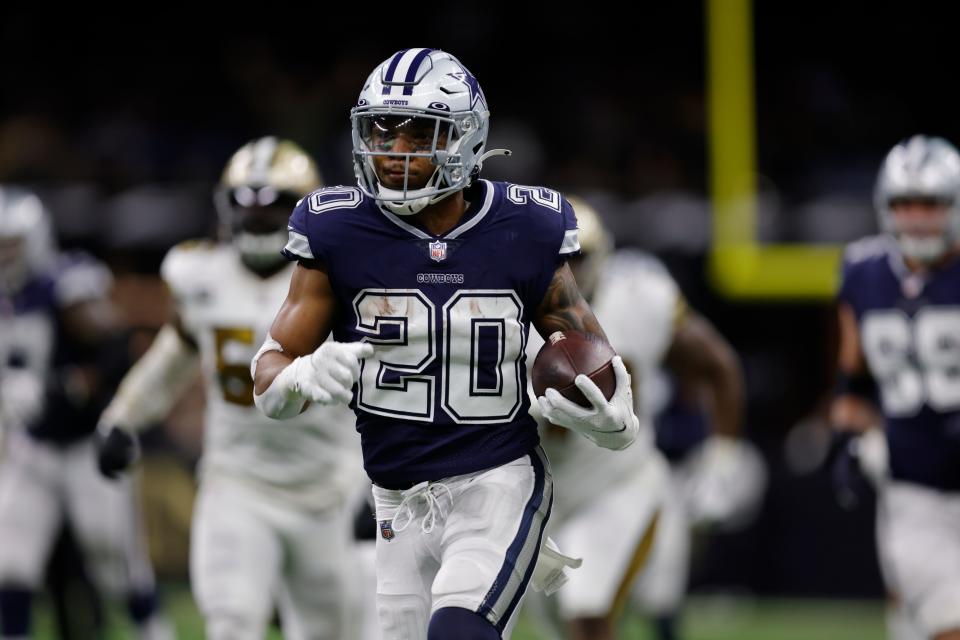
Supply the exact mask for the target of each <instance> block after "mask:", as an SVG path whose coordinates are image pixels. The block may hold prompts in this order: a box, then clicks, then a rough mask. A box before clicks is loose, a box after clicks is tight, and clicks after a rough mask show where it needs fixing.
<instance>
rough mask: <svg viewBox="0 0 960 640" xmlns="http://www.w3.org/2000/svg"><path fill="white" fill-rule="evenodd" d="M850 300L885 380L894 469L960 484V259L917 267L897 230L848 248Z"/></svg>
mask: <svg viewBox="0 0 960 640" xmlns="http://www.w3.org/2000/svg"><path fill="white" fill-rule="evenodd" d="M839 298H840V300H841V301H842V302H847V303H849V304H850V305H851V306H852V307H853V310H854V313H855V314H856V317H857V321H858V324H859V327H860V342H861V345H862V347H863V353H864V355H865V357H866V360H867V364H868V366H869V368H870V372H871V374H872V375H873V377H874V378H875V379H876V381H877V384H878V387H879V396H880V398H879V400H880V406H881V408H882V411H883V415H884V418H885V422H886V433H887V441H888V443H889V447H890V467H891V474H892V476H893V477H894V478H896V479H899V480H906V481H910V482H916V483H919V484H923V485H927V486H930V487H934V488H937V489H943V490H951V491H956V490H960V260H953V261H952V262H950V263H948V264H946V265H945V266H943V267H942V268H940V269H937V270H934V271H933V272H931V273H930V274H928V275H927V276H925V277H923V276H919V275H917V274H913V273H911V272H910V271H909V270H908V269H907V268H906V266H905V265H904V263H903V259H902V257H901V255H900V252H899V251H898V249H897V246H896V243H895V242H894V241H893V240H892V239H891V238H889V237H886V236H881V237H875V238H868V239H866V240H861V241H860V242H857V243H854V244H852V245H850V247H848V249H847V252H846V256H845V260H844V265H843V280H842V284H841V287H840V294H839Z"/></svg>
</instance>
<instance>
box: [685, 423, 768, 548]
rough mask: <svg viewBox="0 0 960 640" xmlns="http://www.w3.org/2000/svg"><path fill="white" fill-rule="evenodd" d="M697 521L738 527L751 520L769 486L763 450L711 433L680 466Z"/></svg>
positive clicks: (691, 513)
mask: <svg viewBox="0 0 960 640" xmlns="http://www.w3.org/2000/svg"><path fill="white" fill-rule="evenodd" d="M680 474H681V478H682V486H683V491H684V494H685V499H686V503H687V506H688V508H689V510H690V517H691V519H692V520H693V523H694V524H697V525H708V526H719V527H720V528H721V529H724V530H727V531H735V530H737V529H741V528H743V527H745V526H746V525H748V524H750V522H751V521H752V520H753V516H755V515H756V512H757V510H758V508H759V507H760V503H761V501H762V498H763V494H764V493H765V492H766V488H767V468H766V464H765V463H764V461H763V456H761V455H760V452H758V451H757V450H756V448H755V447H754V446H753V445H751V444H750V443H749V442H747V441H745V440H741V439H739V438H731V437H728V436H710V437H709V438H707V439H706V440H705V441H704V442H703V443H702V444H701V445H700V446H699V447H697V448H696V449H694V450H693V451H692V452H691V453H690V454H689V455H688V456H687V458H686V459H685V460H684V462H683V463H682V465H681V470H680Z"/></svg>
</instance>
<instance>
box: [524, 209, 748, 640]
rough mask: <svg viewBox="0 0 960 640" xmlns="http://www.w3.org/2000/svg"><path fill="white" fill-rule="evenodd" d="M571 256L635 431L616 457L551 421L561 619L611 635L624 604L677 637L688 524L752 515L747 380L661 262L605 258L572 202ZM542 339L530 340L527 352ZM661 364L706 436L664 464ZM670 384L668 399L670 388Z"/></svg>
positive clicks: (590, 223) (591, 221) (599, 234)
mask: <svg viewBox="0 0 960 640" xmlns="http://www.w3.org/2000/svg"><path fill="white" fill-rule="evenodd" d="M569 200H570V203H571V204H572V205H573V207H574V210H575V211H576V215H577V223H578V226H579V229H580V246H581V253H580V255H579V256H576V257H574V258H573V259H572V260H571V262H570V265H571V269H572V270H573V273H574V275H575V277H576V279H577V284H578V285H579V287H580V290H581V291H582V292H583V295H584V296H585V297H586V298H587V300H588V301H589V302H590V304H591V306H592V308H593V309H594V311H595V313H596V314H597V319H598V320H600V322H602V323H603V327H604V329H605V330H606V332H607V337H608V338H609V339H610V344H612V345H613V347H614V348H615V349H616V350H617V353H619V354H620V355H621V356H622V357H623V360H624V363H625V364H626V365H627V367H628V369H629V370H630V371H631V373H632V374H633V384H634V387H635V388H634V393H635V398H636V399H637V412H638V415H640V416H641V420H642V423H643V425H644V428H641V432H640V435H639V436H638V438H637V442H636V443H634V445H633V446H632V447H631V448H630V449H627V450H626V451H624V452H623V453H618V454H616V455H611V454H610V453H609V452H607V451H604V450H601V449H598V448H596V447H593V446H591V445H590V444H589V443H588V442H586V441H585V440H584V439H583V438H577V437H575V436H574V435H573V434H570V433H568V432H566V431H565V430H558V429H555V428H551V427H549V426H548V427H547V428H546V429H545V430H544V433H543V436H544V448H545V450H546V451H547V454H548V455H549V456H550V459H551V460H552V462H553V467H554V472H555V481H556V484H557V492H558V498H557V502H556V507H555V516H554V521H553V524H552V526H551V534H552V535H554V536H555V537H556V539H557V543H558V544H559V545H560V546H561V547H562V548H563V549H564V551H565V552H569V553H571V554H572V555H575V556H579V557H582V558H583V566H582V567H581V568H580V569H578V570H577V571H575V572H573V573H572V575H571V577H570V581H569V583H568V584H567V585H566V586H565V587H564V588H563V589H562V590H561V591H560V592H559V594H558V598H559V613H560V616H561V617H562V618H563V619H564V620H565V621H566V622H567V624H568V626H569V627H570V629H571V631H572V635H573V637H574V638H576V639H577V640H601V639H603V640H605V639H607V638H613V637H615V634H616V618H617V615H618V614H619V612H620V611H621V609H622V606H623V605H624V604H625V603H626V602H627V601H628V600H629V599H630V597H631V593H632V599H633V600H634V602H635V603H636V604H637V605H638V606H639V608H640V609H641V610H642V611H644V612H645V613H647V614H648V615H650V616H652V617H653V618H654V619H655V626H656V631H655V633H656V634H657V637H658V638H660V639H662V640H669V639H672V638H676V637H677V632H676V629H675V617H676V614H677V613H678V611H679V609H680V606H681V603H682V599H683V595H684V592H685V590H686V585H687V574H688V565H689V556H690V536H691V527H693V526H694V525H698V524H711V525H712V524H718V523H722V522H726V521H729V520H731V519H734V518H737V517H742V516H744V515H745V514H746V513H747V512H748V511H750V510H752V509H755V508H756V507H757V506H758V504H759V500H760V497H761V496H762V493H763V491H764V488H765V478H766V476H765V470H764V467H763V463H762V460H761V458H760V456H759V453H757V452H756V451H755V450H754V449H753V447H751V446H750V445H749V444H748V443H746V442H745V441H743V440H742V439H741V438H740V437H739V436H740V423H741V420H742V414H743V395H744V390H743V376H742V373H741V371H740V364H739V361H738V359H737V356H736V354H735V353H734V351H733V349H732V348H731V347H730V345H729V344H728V343H727V342H726V340H724V338H723V337H722V336H721V335H720V334H719V333H717V331H716V330H715V329H714V328H713V326H712V325H711V324H710V323H709V322H708V321H707V320H706V319H705V318H703V317H702V316H700V315H699V314H697V313H696V312H694V311H693V310H691V309H690V308H689V307H688V306H687V305H686V303H685V301H684V299H683V296H682V294H681V293H680V291H679V290H678V288H677V285H676V283H675V282H674V281H673V279H672V278H671V277H670V274H669V273H668V272H667V270H666V268H665V267H664V266H663V265H662V264H660V262H659V261H657V260H656V259H655V258H654V257H652V256H650V255H648V254H645V253H642V252H639V251H634V250H624V251H619V252H617V253H615V254H614V253H613V239H612V238H611V237H610V235H609V233H608V232H607V230H606V229H605V228H604V225H603V222H602V220H601V219H600V217H599V215H598V214H597V212H596V211H595V210H594V209H593V208H592V207H591V206H590V205H588V204H587V203H586V202H584V201H583V200H581V199H579V198H575V197H570V198H569ZM542 344H543V341H542V340H537V339H535V337H534V336H531V339H530V342H529V344H528V348H527V354H528V357H529V358H534V357H535V356H536V353H537V351H538V350H539V349H540V347H541V346H542ZM661 367H665V368H666V369H667V370H668V371H669V372H670V373H671V374H672V376H673V378H674V379H675V380H676V381H677V382H678V384H679V386H681V387H682V392H683V393H685V394H686V395H693V396H695V397H696V399H697V401H698V402H699V404H701V405H703V406H704V407H705V409H706V410H707V412H708V414H709V425H710V428H711V434H710V435H709V436H704V437H705V439H701V441H695V442H691V443H688V448H687V449H686V450H685V451H684V453H686V454H687V455H686V456H682V457H681V456H675V457H674V458H672V459H676V460H677V466H676V468H675V469H673V470H671V468H670V466H669V465H668V463H667V461H666V459H665V458H664V456H663V455H662V454H661V453H660V452H659V451H658V450H657V448H656V446H655V436H654V417H655V416H656V415H657V414H658V413H660V412H661V411H662V410H663V409H664V408H665V407H666V405H667V401H668V400H669V398H670V395H671V393H672V392H674V391H673V390H672V389H671V388H670V384H669V382H668V381H667V377H666V376H665V375H664V373H663V372H662V371H661ZM680 392H681V391H680V390H677V391H676V393H680Z"/></svg>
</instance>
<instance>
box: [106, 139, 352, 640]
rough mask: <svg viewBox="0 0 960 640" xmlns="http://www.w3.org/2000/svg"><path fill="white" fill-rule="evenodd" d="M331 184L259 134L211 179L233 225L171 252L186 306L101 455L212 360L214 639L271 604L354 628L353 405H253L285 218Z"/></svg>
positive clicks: (297, 622)
mask: <svg viewBox="0 0 960 640" xmlns="http://www.w3.org/2000/svg"><path fill="white" fill-rule="evenodd" d="M319 186H320V176H319V174H318V172H317V169H316V165H315V163H314V161H313V159H312V158H310V156H308V155H307V154H306V153H305V152H304V151H303V150H301V149H300V148H299V147H298V146H297V145H296V144H294V143H292V142H290V141H288V140H279V139H277V138H273V137H265V138H260V139H258V140H254V141H252V142H250V143H249V144H246V145H244V146H243V147H242V148H241V149H240V150H238V151H237V152H236V153H235V154H234V155H233V157H231V159H230V161H229V162H228V164H227V166H226V169H225V170H224V173H223V178H222V180H221V183H220V186H219V188H218V190H217V192H216V194H215V198H216V202H217V208H218V212H219V215H220V218H221V221H222V227H223V228H224V230H225V231H226V232H227V236H228V238H229V240H228V241H226V242H221V243H212V242H204V241H193V242H187V243H184V244H181V245H178V246H176V247H174V248H173V249H172V250H171V251H170V252H169V253H168V254H167V256H166V258H165V259H164V262H163V265H162V268H161V274H162V277H163V279H164V281H165V282H166V284H167V285H168V287H169V288H170V290H171V292H172V294H173V297H174V300H175V305H176V309H175V317H174V318H173V319H172V320H170V321H169V322H168V323H167V324H166V325H165V326H164V327H163V328H162V329H161V330H160V333H159V334H158V335H157V338H156V339H155V341H154V343H153V345H152V346H151V347H150V349H149V350H148V351H147V353H146V354H144V356H143V357H142V358H141V359H140V360H139V361H138V362H137V364H136V365H135V366H134V367H133V368H132V369H131V370H130V372H129V374H128V375H127V376H126V377H125V378H124V380H123V383H122V384H121V386H120V388H119V390H118V391H117V394H116V396H115V398H114V399H113V401H112V402H111V404H110V406H109V407H108V408H107V409H106V411H105V412H104V413H103V416H102V418H101V426H100V430H101V432H102V434H103V440H102V444H101V448H100V465H101V468H102V469H103V471H104V472H105V473H107V474H111V475H113V474H116V473H117V472H119V471H120V470H122V469H124V468H126V467H127V466H128V465H129V464H130V463H131V462H132V461H133V459H134V456H135V454H136V448H137V447H136V436H135V434H136V433H137V432H138V431H139V430H141V429H143V428H145V427H147V426H149V425H151V424H154V423H156V422H158V421H159V420H161V419H162V418H164V417H165V416H166V414H167V413H168V412H169V410H170V409H171V407H172V405H173V403H174V402H175V401H176V400H177V398H178V397H179V396H180V394H181V392H182V391H183V390H184V385H185V384H187V383H189V382H190V381H191V380H193V379H194V375H193V373H194V372H195V370H196V367H197V366H198V365H199V366H200V368H201V370H202V374H203V379H204V382H205V385H206V398H207V409H206V411H207V413H206V419H205V432H204V448H203V458H202V460H201V470H200V489H199V495H198V498H197V502H196V507H195V511H194V517H193V524H192V532H191V551H190V565H191V567H190V572H191V582H192V586H193V592H194V595H195V597H196V599H197V602H198V605H199V608H200V610H201V612H202V614H203V616H204V619H205V624H206V635H207V637H208V638H211V639H212V640H238V639H240V640H242V639H244V638H249V639H251V640H255V639H260V638H263V637H264V636H265V634H266V629H267V625H268V623H269V622H270V619H271V617H272V614H273V610H274V606H276V607H277V608H278V609H279V611H280V617H281V622H282V625H283V631H284V636H285V637H287V638H311V639H320V638H329V639H330V640H334V639H336V640H340V639H343V638H352V637H355V636H354V631H353V630H352V629H351V625H352V624H353V622H354V619H355V618H357V617H358V613H359V612H358V611H354V610H353V609H352V608H353V607H354V605H355V602H356V597H357V595H356V588H355V587H356V585H355V583H354V576H353V573H352V572H353V571H354V570H355V568H356V567H355V566H354V565H355V561H354V559H353V554H352V542H351V540H350V531H351V519H350V516H351V514H350V513H349V511H348V509H347V499H348V497H352V495H353V493H354V492H355V491H356V487H357V485H358V484H359V483H360V482H361V481H362V480H363V472H362V468H361V464H360V458H359V454H358V452H357V443H356V442H355V440H356V438H357V436H356V434H355V433H354V431H353V429H352V426H353V423H354V417H353V415H352V413H351V412H350V411H349V410H348V409H347V408H346V407H337V406H333V407H314V408H311V409H310V410H309V411H307V412H306V413H304V414H303V415H302V416H300V417H299V418H297V419H296V420H292V421H288V422H276V421H274V420H271V419H269V418H266V417H265V416H264V415H263V414H262V413H260V412H259V411H257V409H256V407H254V405H253V382H252V380H251V379H250V366H249V363H250V359H251V358H252V357H253V354H254V352H255V351H256V349H257V346H258V345H259V344H260V343H261V342H262V341H263V339H264V336H265V335H266V332H267V328H268V327H269V325H270V322H271V321H272V319H273V317H274V315H275V314H276V311H277V309H278V308H279V307H280V304H281V302H283V299H284V296H285V295H286V292H287V287H288V284H289V281H290V275H291V273H292V271H293V265H292V264H291V263H289V262H287V261H286V260H285V259H284V258H283V256H282V255H281V253H280V251H281V249H283V247H284V245H285V244H286V241H287V218H288V217H289V215H290V211H291V210H292V209H293V207H294V206H295V205H296V203H297V201H298V200H299V199H300V198H302V197H303V196H304V195H306V194H307V193H309V192H310V191H312V190H314V189H316V188H318V187H319Z"/></svg>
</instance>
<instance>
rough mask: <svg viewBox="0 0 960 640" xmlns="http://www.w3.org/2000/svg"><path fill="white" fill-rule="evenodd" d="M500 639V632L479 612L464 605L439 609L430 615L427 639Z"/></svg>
mask: <svg viewBox="0 0 960 640" xmlns="http://www.w3.org/2000/svg"><path fill="white" fill-rule="evenodd" d="M454 638H456V640H500V632H499V631H497V628H496V627H494V626H493V625H492V624H491V623H490V621H489V620H487V619H486V618H484V617H483V616H481V615H480V614H479V613H476V612H474V611H470V610H469V609H464V608H462V607H444V608H443V609H437V610H436V611H435V612H434V614H433V615H432V616H431V617H430V628H429V629H428V630H427V640H453V639H454Z"/></svg>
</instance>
